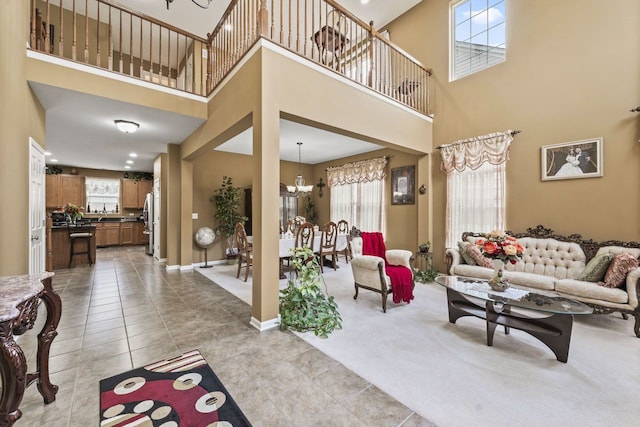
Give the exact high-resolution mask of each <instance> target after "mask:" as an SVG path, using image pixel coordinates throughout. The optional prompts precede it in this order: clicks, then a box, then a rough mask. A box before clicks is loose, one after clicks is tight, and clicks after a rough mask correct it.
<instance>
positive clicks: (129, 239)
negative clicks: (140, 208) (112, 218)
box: [120, 222, 135, 245]
mask: <svg viewBox="0 0 640 427" xmlns="http://www.w3.org/2000/svg"><path fill="white" fill-rule="evenodd" d="M134 225H135V223H134V222H123V223H120V244H121V245H132V244H133V241H134V240H133V239H134V234H133V229H134Z"/></svg>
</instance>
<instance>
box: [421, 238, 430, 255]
mask: <svg viewBox="0 0 640 427" xmlns="http://www.w3.org/2000/svg"><path fill="white" fill-rule="evenodd" d="M430 248H431V242H430V241H429V240H427V242H426V243H421V244H420V245H419V246H418V249H419V250H420V252H422V253H427V252H429V249H430Z"/></svg>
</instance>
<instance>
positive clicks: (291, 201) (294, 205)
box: [244, 183, 298, 236]
mask: <svg viewBox="0 0 640 427" xmlns="http://www.w3.org/2000/svg"><path fill="white" fill-rule="evenodd" d="M251 198H252V191H251V188H245V190H244V209H245V210H244V216H246V217H247V221H246V222H245V224H244V229H245V231H246V232H247V235H248V236H250V235H252V234H253V222H252V221H251V217H252V213H251V209H252V202H251ZM279 209H280V228H281V229H284V227H285V226H286V225H287V222H288V221H289V220H292V219H294V218H295V217H296V216H297V215H298V197H297V196H295V195H292V194H291V193H289V191H288V190H287V186H286V185H284V184H282V183H281V184H280V207H279Z"/></svg>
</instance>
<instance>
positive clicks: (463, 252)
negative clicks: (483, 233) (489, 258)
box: [458, 242, 478, 265]
mask: <svg viewBox="0 0 640 427" xmlns="http://www.w3.org/2000/svg"><path fill="white" fill-rule="evenodd" d="M470 244H471V243H469V242H458V252H460V256H462V259H463V260H464V262H465V263H467V264H469V265H478V264H476V262H475V260H474V259H473V258H471V255H469V252H467V248H468V247H469V245H470Z"/></svg>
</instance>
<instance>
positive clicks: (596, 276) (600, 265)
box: [576, 252, 615, 282]
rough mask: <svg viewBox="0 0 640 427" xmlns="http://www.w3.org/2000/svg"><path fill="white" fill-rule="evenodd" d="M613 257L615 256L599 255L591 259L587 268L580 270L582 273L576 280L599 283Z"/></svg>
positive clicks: (609, 253) (610, 254) (611, 254)
mask: <svg viewBox="0 0 640 427" xmlns="http://www.w3.org/2000/svg"><path fill="white" fill-rule="evenodd" d="M614 257H615V254H613V253H611V252H608V253H601V254H600V255H596V256H595V257H593V259H592V260H591V261H589V263H588V264H587V266H586V267H585V268H584V270H582V273H580V274H578V277H576V280H583V281H585V282H599V281H601V280H602V279H604V275H605V273H606V272H607V269H608V268H609V264H610V263H611V261H612V260H613V258H614Z"/></svg>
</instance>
